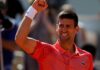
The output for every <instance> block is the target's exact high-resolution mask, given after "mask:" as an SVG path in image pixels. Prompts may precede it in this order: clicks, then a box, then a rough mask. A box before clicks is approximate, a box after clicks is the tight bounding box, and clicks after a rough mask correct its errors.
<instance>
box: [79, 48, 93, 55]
mask: <svg viewBox="0 0 100 70" xmlns="http://www.w3.org/2000/svg"><path fill="white" fill-rule="evenodd" d="M78 51H79V53H80V54H81V55H84V56H92V54H91V53H90V52H88V51H86V50H83V49H81V48H78Z"/></svg>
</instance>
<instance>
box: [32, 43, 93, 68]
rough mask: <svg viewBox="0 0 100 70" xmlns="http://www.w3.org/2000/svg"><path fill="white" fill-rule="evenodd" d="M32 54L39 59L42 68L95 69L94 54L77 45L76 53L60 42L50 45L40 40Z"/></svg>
mask: <svg viewBox="0 0 100 70" xmlns="http://www.w3.org/2000/svg"><path fill="white" fill-rule="evenodd" d="M31 56H32V57H33V58H35V59H36V60H37V61H38V63H39V66H40V68H39V69H40V70H93V62H92V55H91V54H90V53H88V52H86V51H84V50H82V49H80V48H78V47H77V46H76V45H75V53H74V54H71V53H69V52H67V51H65V50H64V49H63V48H61V47H60V45H59V42H56V43H55V44H54V45H50V44H47V43H44V42H39V41H38V42H37V46H36V48H35V52H34V54H31Z"/></svg>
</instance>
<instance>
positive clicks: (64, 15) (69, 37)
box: [57, 10, 79, 42]
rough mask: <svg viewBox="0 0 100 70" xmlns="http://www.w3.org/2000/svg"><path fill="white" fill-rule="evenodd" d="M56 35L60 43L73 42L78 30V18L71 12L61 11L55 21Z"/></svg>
mask: <svg viewBox="0 0 100 70" xmlns="http://www.w3.org/2000/svg"><path fill="white" fill-rule="evenodd" d="M57 22H58V25H57V33H58V37H59V39H60V40H61V41H69V42H73V41H74V38H75V35H76V33H77V32H78V30H79V27H78V16H77V14H76V13H75V12H74V11H72V10H69V11H62V12H60V13H59V15H58V19H57Z"/></svg>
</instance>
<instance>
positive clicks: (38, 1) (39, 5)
mask: <svg viewBox="0 0 100 70" xmlns="http://www.w3.org/2000/svg"><path fill="white" fill-rule="evenodd" d="M32 6H33V7H34V8H35V9H36V10H37V11H38V12H41V11H43V10H45V9H46V8H47V7H48V5H47V2H46V0H35V1H34V2H33V4H32Z"/></svg>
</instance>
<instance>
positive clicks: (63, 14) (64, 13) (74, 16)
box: [57, 10, 78, 27]
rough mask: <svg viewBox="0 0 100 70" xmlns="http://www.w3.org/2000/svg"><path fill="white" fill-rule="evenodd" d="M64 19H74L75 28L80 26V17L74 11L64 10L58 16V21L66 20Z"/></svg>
mask: <svg viewBox="0 0 100 70" xmlns="http://www.w3.org/2000/svg"><path fill="white" fill-rule="evenodd" d="M64 18H68V19H73V20H74V21H75V25H74V26H75V27H76V26H78V16H77V14H76V13H75V12H74V11H72V10H68V11H67V10H63V11H61V12H60V13H59V14H58V18H57V21H58V20H59V19H64Z"/></svg>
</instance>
